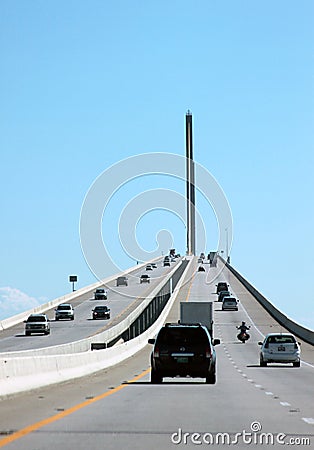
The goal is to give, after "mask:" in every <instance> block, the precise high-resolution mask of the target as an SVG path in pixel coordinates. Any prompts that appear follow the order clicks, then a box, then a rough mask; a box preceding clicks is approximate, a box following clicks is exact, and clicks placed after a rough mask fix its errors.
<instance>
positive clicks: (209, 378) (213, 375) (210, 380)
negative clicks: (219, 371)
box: [206, 372, 216, 384]
mask: <svg viewBox="0 0 314 450" xmlns="http://www.w3.org/2000/svg"><path fill="white" fill-rule="evenodd" d="M206 383H207V384H215V383H216V372H213V373H210V374H209V375H208V376H207V377H206Z"/></svg>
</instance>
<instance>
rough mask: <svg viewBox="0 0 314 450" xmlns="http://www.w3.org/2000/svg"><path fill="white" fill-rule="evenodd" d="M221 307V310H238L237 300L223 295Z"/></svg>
mask: <svg viewBox="0 0 314 450" xmlns="http://www.w3.org/2000/svg"><path fill="white" fill-rule="evenodd" d="M221 309H222V310H223V311H238V309H239V308H238V300H237V299H236V298H234V297H228V296H225V297H224V298H223V302H222V307H221Z"/></svg>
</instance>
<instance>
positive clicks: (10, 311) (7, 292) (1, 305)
mask: <svg viewBox="0 0 314 450" xmlns="http://www.w3.org/2000/svg"><path fill="white" fill-rule="evenodd" d="M46 301H48V299H44V298H41V299H37V298H35V297H30V296H29V295H27V294H25V292H22V291H20V290H19V289H16V288H12V287H9V286H7V287H0V320H3V319H5V318H7V317H12V316H15V315H16V314H19V313H22V312H24V311H27V310H29V309H32V308H35V307H36V306H38V305H41V304H43V303H44V302H46Z"/></svg>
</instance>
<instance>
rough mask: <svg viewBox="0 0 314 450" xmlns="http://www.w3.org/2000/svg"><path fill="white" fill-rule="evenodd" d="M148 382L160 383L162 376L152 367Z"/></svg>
mask: <svg viewBox="0 0 314 450" xmlns="http://www.w3.org/2000/svg"><path fill="white" fill-rule="evenodd" d="M150 382H151V383H154V384H160V383H162V376H161V375H160V373H159V372H157V371H156V370H154V369H152V371H151V374H150Z"/></svg>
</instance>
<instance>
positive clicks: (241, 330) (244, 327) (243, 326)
mask: <svg viewBox="0 0 314 450" xmlns="http://www.w3.org/2000/svg"><path fill="white" fill-rule="evenodd" d="M237 329H238V330H240V332H241V333H246V330H249V329H250V327H247V326H246V325H245V322H242V324H241V325H240V326H239V327H237Z"/></svg>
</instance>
